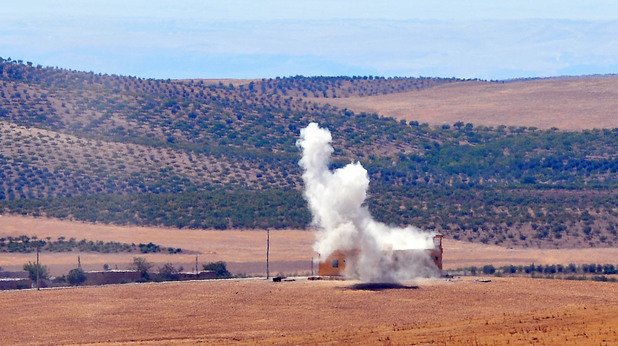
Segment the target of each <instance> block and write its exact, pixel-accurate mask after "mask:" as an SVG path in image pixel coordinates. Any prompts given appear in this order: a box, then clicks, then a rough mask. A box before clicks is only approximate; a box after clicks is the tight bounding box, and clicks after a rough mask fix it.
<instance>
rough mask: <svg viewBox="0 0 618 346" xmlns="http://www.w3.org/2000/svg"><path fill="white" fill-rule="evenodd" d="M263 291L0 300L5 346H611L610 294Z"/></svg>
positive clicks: (558, 289)
mask: <svg viewBox="0 0 618 346" xmlns="http://www.w3.org/2000/svg"><path fill="white" fill-rule="evenodd" d="M354 284H355V283H354V282H347V281H307V280H302V281H300V280H298V281H295V282H282V283H273V282H270V281H266V280H229V281H202V282H183V283H163V284H134V285H118V286H102V287H84V288H76V289H60V290H42V291H38V292H37V291H6V292H0V298H1V299H0V325H2V326H3V328H1V329H0V338H2V340H3V343H7V344H49V343H57V344H75V343H80V344H83V343H106V344H120V343H122V344H125V343H140V344H142V343H147V344H151V343H152V344H161V343H164V344H170V343H173V344H178V343H183V344H185V343H186V344H194V343H208V344H230V343H234V344H273V343H275V344H323V343H327V344H330V343H345V344H445V343H447V344H465V345H470V344H506V343H510V344H532V343H539V344H553V345H567V344H576V345H583V344H596V345H598V344H606V345H609V344H615V343H617V342H618V334H617V330H618V296H617V295H616V294H615V292H616V285H615V284H610V283H598V282H572V281H562V280H555V281H554V280H543V279H536V280H535V279H527V278H496V279H492V281H491V282H488V283H480V282H477V281H474V280H470V279H466V280H453V281H443V280H440V281H421V282H419V283H418V286H419V288H418V289H384V290H353V289H347V288H349V287H351V286H353V285H354Z"/></svg>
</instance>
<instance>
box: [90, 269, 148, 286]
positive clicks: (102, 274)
mask: <svg viewBox="0 0 618 346" xmlns="http://www.w3.org/2000/svg"><path fill="white" fill-rule="evenodd" d="M84 274H86V282H85V283H84V284H85V285H107V284H122V283H127V282H135V281H138V280H139V279H140V278H141V276H140V273H139V272H137V271H132V270H110V271H88V272H85V273H84Z"/></svg>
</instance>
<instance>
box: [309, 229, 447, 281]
mask: <svg viewBox="0 0 618 346" xmlns="http://www.w3.org/2000/svg"><path fill="white" fill-rule="evenodd" d="M442 238H443V236H442V235H441V234H438V235H436V236H435V237H434V248H433V249H426V250H398V251H395V252H391V256H394V258H395V260H396V261H397V260H398V258H400V259H401V260H402V261H403V260H404V259H405V258H411V257H413V253H414V252H418V251H422V252H425V253H427V254H428V255H429V256H430V257H431V260H432V261H433V262H434V264H435V265H436V267H438V269H439V270H440V271H441V270H442V253H443V248H442ZM397 253H399V254H397ZM406 254H408V255H410V256H408V255H406ZM357 255H358V250H353V251H341V250H337V251H335V252H333V253H332V254H331V255H330V256H328V257H327V258H326V259H325V260H320V262H319V264H318V275H320V276H342V275H344V273H345V267H346V261H347V260H349V259H350V258H353V257H354V256H357ZM404 265H405V264H404Z"/></svg>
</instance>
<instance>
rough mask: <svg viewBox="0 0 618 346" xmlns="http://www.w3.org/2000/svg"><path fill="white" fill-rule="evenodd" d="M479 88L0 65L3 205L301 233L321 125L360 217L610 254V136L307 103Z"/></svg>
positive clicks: (617, 167) (617, 181)
mask: <svg viewBox="0 0 618 346" xmlns="http://www.w3.org/2000/svg"><path fill="white" fill-rule="evenodd" d="M252 83H253V84H252ZM475 83H479V82H478V81H461V80H451V79H446V80H445V79H432V78H390V79H384V78H375V77H311V78H306V77H291V78H277V79H273V80H259V81H248V84H245V82H238V83H236V82H230V83H228V84H225V83H223V82H213V81H203V80H182V81H172V80H154V79H140V78H134V77H123V76H114V75H111V76H110V75H103V74H95V73H92V72H79V71H70V70H63V69H58V68H49V67H42V66H35V65H34V64H31V63H23V62H19V61H13V60H4V59H2V60H0V209H1V210H2V212H3V213H17V214H27V215H46V216H51V217H56V218H61V219H76V220H82V221H90V222H104V223H116V224H135V225H157V226H171V227H178V228H216V229H230V228H235V229H238V228H243V229H245V228H266V227H273V228H305V227H307V225H308V224H309V223H310V219H311V218H310V215H309V213H308V210H307V208H306V204H305V201H304V200H303V198H302V192H301V191H302V184H301V180H300V173H301V172H300V168H299V167H298V164H297V162H298V160H299V158H300V153H299V151H298V149H297V148H296V146H295V142H296V139H297V137H298V131H299V129H301V128H302V127H304V126H306V125H307V124H308V123H309V122H311V121H317V122H319V123H320V125H322V126H325V127H328V128H329V129H330V130H331V131H332V133H333V138H334V143H333V145H334V147H335V152H334V160H335V162H334V163H333V166H334V167H336V166H340V165H342V164H345V163H348V162H350V161H353V160H360V161H361V162H362V164H363V165H364V166H365V167H366V168H367V169H368V171H369V174H370V178H371V191H370V193H371V196H370V199H369V201H368V206H369V208H370V209H371V211H372V213H373V214H374V215H375V216H376V218H378V219H380V220H382V221H385V222H387V223H391V224H415V225H418V226H420V227H422V228H426V229H434V230H439V231H442V232H444V233H445V234H446V235H447V236H449V237H452V238H454V239H461V240H468V241H473V242H483V243H492V244H502V245H506V246H541V247H556V246H560V247H565V246H567V247H573V246H575V247H581V246H586V247H587V246H613V244H616V243H617V242H618V233H617V227H618V198H617V197H618V152H617V150H616V148H618V136H617V133H618V129H603V130H590V131H581V132H564V131H557V130H555V129H549V130H540V129H533V128H529V127H505V126H498V127H487V126H475V125H474V124H471V123H467V124H464V123H455V124H453V125H452V126H440V127H432V126H428V125H426V124H419V122H418V121H404V120H401V121H396V120H394V119H392V118H389V117H382V116H379V115H376V114H368V113H354V112H352V111H350V110H347V109H340V108H336V107H333V106H331V105H328V104H318V103H315V102H313V101H308V100H307V99H306V97H309V96H304V95H305V94H307V95H313V96H311V97H312V98H314V99H315V100H318V99H320V100H321V99H325V100H328V102H331V101H334V100H339V98H332V94H333V93H334V94H335V95H381V94H385V93H392V92H398V93H399V92H405V91H406V90H418V91H415V93H428V92H432V91H434V90H439V89H440V88H448V87H449V86H455V85H463V84H465V85H470V86H473V85H475ZM315 93H317V94H318V96H319V94H320V93H321V94H322V97H321V98H320V97H318V98H315V97H314V96H315V95H314V94H315ZM390 95H395V94H390ZM387 96H388V95H387ZM325 97H326V98H325Z"/></svg>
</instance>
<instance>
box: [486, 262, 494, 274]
mask: <svg viewBox="0 0 618 346" xmlns="http://www.w3.org/2000/svg"><path fill="white" fill-rule="evenodd" d="M495 272H496V268H494V266H492V265H491V264H488V265H484V266H483V274H485V275H492V274H494V273H495Z"/></svg>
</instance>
